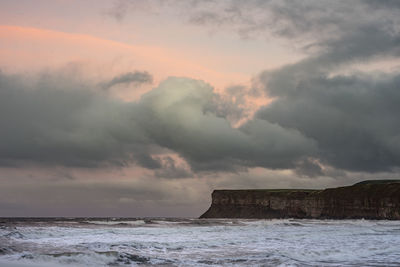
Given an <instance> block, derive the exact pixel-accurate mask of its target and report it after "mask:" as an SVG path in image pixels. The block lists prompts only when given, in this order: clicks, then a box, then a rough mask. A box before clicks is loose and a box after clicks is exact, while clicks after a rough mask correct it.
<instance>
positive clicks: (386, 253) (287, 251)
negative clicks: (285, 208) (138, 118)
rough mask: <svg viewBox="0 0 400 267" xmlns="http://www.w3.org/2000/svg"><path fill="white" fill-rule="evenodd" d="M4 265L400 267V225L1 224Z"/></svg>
mask: <svg viewBox="0 0 400 267" xmlns="http://www.w3.org/2000/svg"><path fill="white" fill-rule="evenodd" d="M0 266H10V267H17V266H18V267H20V266H43V267H46V266H400V221H380V220H379V221H374V220H297V219H275V220H243V219H194V218H0Z"/></svg>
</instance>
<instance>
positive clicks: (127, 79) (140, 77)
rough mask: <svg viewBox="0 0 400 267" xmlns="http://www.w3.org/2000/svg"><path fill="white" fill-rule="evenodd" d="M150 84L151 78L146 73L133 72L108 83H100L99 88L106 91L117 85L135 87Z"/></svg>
mask: <svg viewBox="0 0 400 267" xmlns="http://www.w3.org/2000/svg"><path fill="white" fill-rule="evenodd" d="M152 82H153V76H152V75H151V74H150V73H148V72H147V71H135V72H127V73H124V74H121V75H119V76H116V77H114V78H113V79H111V80H110V81H108V82H104V83H102V84H101V87H103V88H104V89H108V88H111V87H113V86H114V85H118V84H134V85H135V86H139V85H141V84H146V83H148V84H151V83H152Z"/></svg>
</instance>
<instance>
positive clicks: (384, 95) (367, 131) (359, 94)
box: [257, 75, 400, 172]
mask: <svg viewBox="0 0 400 267" xmlns="http://www.w3.org/2000/svg"><path fill="white" fill-rule="evenodd" d="M399 85H400V75H392V76H389V77H387V76H385V75H384V76H382V77H377V78H372V77H366V76H346V77H345V76H335V77H332V78H328V77H324V76H321V77H310V78H308V79H307V78H303V79H302V80H301V81H300V82H299V83H298V84H297V85H296V87H295V88H292V90H290V91H289V92H290V93H286V94H285V91H284V90H282V92H281V94H280V98H279V99H278V100H277V101H275V102H274V103H272V104H271V105H269V106H268V107H266V108H264V109H263V110H261V111H259V112H258V114H257V117H258V118H260V119H264V120H267V121H269V122H273V123H277V124H279V125H281V126H283V127H287V128H293V129H297V130H298V131H299V132H301V133H303V134H304V135H305V136H307V137H309V138H312V139H313V140H316V141H317V143H318V147H319V153H318V158H319V159H321V160H322V161H323V162H324V163H327V164H329V165H333V166H335V167H337V168H341V169H346V170H354V171H374V172H375V171H388V170H390V169H392V168H394V167H397V166H400V142H399V141H400V126H399V123H398V118H399V116H400V108H399V105H398V103H400V87H399ZM275 89H276V90H278V88H275ZM286 92H288V91H286Z"/></svg>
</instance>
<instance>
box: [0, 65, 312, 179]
mask: <svg viewBox="0 0 400 267" xmlns="http://www.w3.org/2000/svg"><path fill="white" fill-rule="evenodd" d="M216 99H219V98H218V97H216V94H215V93H214V92H213V90H212V87H210V86H209V85H208V84H206V83H204V82H202V81H198V80H192V79H188V78H169V79H167V80H166V81H164V82H162V83H161V84H160V85H159V86H158V87H157V88H155V89H153V90H151V91H150V92H148V93H147V94H145V95H143V97H142V98H141V99H140V100H139V101H138V102H123V101H120V100H118V99H115V98H112V97H111V96H110V95H107V94H104V93H102V92H101V91H99V90H97V91H96V88H95V87H93V86H91V85H90V84H85V83H82V82H75V81H74V79H73V77H68V76H67V77H64V78H63V75H62V74H59V73H54V74H51V73H47V74H46V75H42V76H41V77H39V78H36V79H33V78H27V77H25V76H21V75H20V76H9V75H6V74H1V75H0V124H1V126H2V127H1V131H0V163H1V164H2V165H6V164H7V165H20V164H26V163H31V164H32V163H33V164H42V165H64V166H78V167H98V166H127V165H129V164H132V163H136V164H139V165H141V166H143V167H145V168H149V169H159V170H160V173H159V174H160V176H161V172H162V171H164V174H165V175H166V176H171V175H173V174H172V173H176V174H177V175H178V176H180V177H182V176H183V175H186V173H185V174H184V173H183V170H181V169H180V168H179V167H178V166H177V165H176V164H175V163H171V162H170V161H168V162H166V161H165V160H164V161H160V160H159V159H157V155H158V154H160V153H161V154H162V153H163V150H169V151H172V152H176V153H178V154H179V155H181V157H183V159H185V160H186V161H187V162H188V163H189V165H190V167H191V168H192V170H193V171H211V170H227V171H232V170H235V169H237V168H243V167H244V168H245V167H249V166H265V167H269V168H290V167H292V166H294V165H295V162H296V161H297V160H298V159H299V158H301V157H303V156H304V155H309V154H312V153H313V152H314V151H315V147H314V143H313V141H311V140H309V139H307V138H304V137H303V136H302V135H301V134H300V133H299V132H298V131H296V130H291V129H285V128H282V127H280V126H279V125H277V124H273V123H269V122H267V121H262V120H254V121H249V122H248V123H246V124H245V125H243V126H242V127H240V128H238V129H236V128H232V126H231V125H230V123H229V121H228V120H227V119H226V118H224V117H221V116H219V115H218V114H217V113H216V111H215V110H214V111H213V110H210V109H209V105H210V103H212V102H213V101H216ZM168 173H169V174H168Z"/></svg>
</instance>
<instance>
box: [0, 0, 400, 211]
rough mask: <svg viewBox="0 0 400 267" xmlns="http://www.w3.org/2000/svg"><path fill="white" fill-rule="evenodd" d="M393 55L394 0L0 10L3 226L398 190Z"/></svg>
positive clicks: (106, 0)
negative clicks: (356, 188)
mask: <svg viewBox="0 0 400 267" xmlns="http://www.w3.org/2000/svg"><path fill="white" fill-rule="evenodd" d="M399 57H400V1H396V0H353V1H347V0H346V1H345V0H338V1H328V0H322V1H321V0H299V1H289V0H276V1H275V0H263V1H262V0H249V1H237V0H221V1H213V0H204V1H201V0H188V1H183V0H182V1H179V0H165V1H163V0H149V1H140V0H116V1H112V0H83V1H71V0H35V1H31V0H17V1H16V0H0V217H1V216H131V217H139V216H193V217H197V216H199V215H200V214H201V213H202V212H203V211H205V210H206V209H207V207H208V206H209V204H210V200H211V192H212V191H213V190H214V189H237V188H244V189H247V188H326V187H335V186H344V185H350V184H353V183H355V182H358V181H361V180H366V179H385V178H386V179H387V178H391V179H398V178H400V177H399V176H400V175H399V174H400V168H399V167H400V123H399V118H400V104H399V103H400V61H399Z"/></svg>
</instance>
